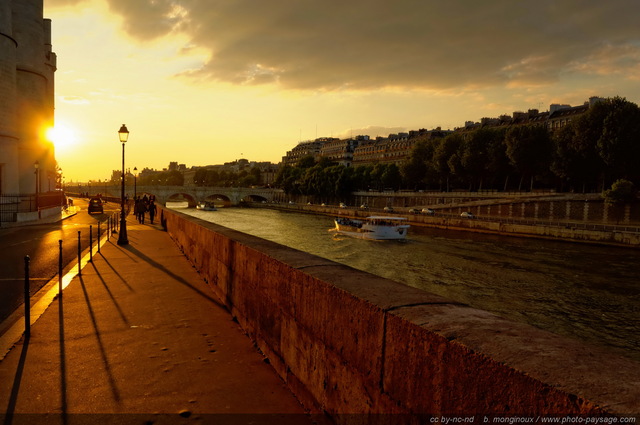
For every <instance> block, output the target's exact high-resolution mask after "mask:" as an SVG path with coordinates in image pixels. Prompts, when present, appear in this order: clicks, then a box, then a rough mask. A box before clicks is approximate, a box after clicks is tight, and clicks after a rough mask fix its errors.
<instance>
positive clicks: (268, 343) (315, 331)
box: [161, 208, 640, 422]
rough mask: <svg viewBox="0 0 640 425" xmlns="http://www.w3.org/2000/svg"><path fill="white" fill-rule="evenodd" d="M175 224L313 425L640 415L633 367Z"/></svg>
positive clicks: (225, 233)
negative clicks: (378, 419)
mask: <svg viewBox="0 0 640 425" xmlns="http://www.w3.org/2000/svg"><path fill="white" fill-rule="evenodd" d="M161 221H162V223H163V225H164V226H165V227H166V229H167V231H168V232H169V233H170V235H171V237H172V238H173V240H174V241H175V242H176V243H177V244H178V245H179V246H180V248H181V249H182V250H183V252H184V254H185V255H186V256H187V257H188V258H189V259H190V261H191V262H192V263H193V265H194V267H195V268H196V269H197V270H198V271H199V273H200V274H201V276H202V277H203V278H204V279H205V280H206V281H207V282H208V284H209V285H210V287H211V288H212V290H213V291H214V292H215V293H216V294H217V296H218V297H219V298H220V299H221V300H222V301H223V302H224V304H225V305H226V306H227V308H228V309H229V310H230V312H231V313H232V315H233V316H234V317H236V318H237V320H238V322H239V324H240V325H241V326H242V327H243V329H244V330H245V331H246V333H247V334H248V335H249V337H251V338H252V339H253V340H254V341H255V342H256V344H257V346H258V347H259V349H260V350H261V351H262V352H263V353H264V354H265V356H266V357H267V358H268V359H269V361H270V363H271V365H273V367H274V368H275V370H276V371H277V373H278V374H279V375H280V376H281V377H282V379H283V380H284V381H285V382H286V383H287V385H288V386H289V387H290V388H291V390H292V391H293V393H294V394H296V396H297V397H298V398H299V400H300V401H301V402H302V403H303V404H304V405H305V406H306V407H307V408H308V409H309V410H310V411H312V412H324V413H327V414H329V415H331V416H333V417H334V418H337V421H338V422H339V421H340V417H341V416H340V415H339V414H344V413H394V414H395V413H398V414H417V413H426V414H433V415H440V414H442V415H445V414H446V415H473V414H475V415H486V414H494V415H502V414H509V415H516V414H517V415H558V414H585V415H593V414H597V415H599V414H606V413H615V414H620V415H626V414H632V413H636V412H640V388H639V386H638V382H640V367H638V366H639V364H638V363H637V362H635V361H633V360H630V359H627V358H624V357H616V356H612V355H610V354H609V353H608V352H606V351H605V350H603V349H600V348H595V347H591V346H586V345H584V344H582V343H579V342H577V341H572V340H568V339H566V338H563V337H559V336H556V335H553V334H550V333H548V332H544V331H541V330H538V329H536V328H533V327H531V326H528V325H524V324H519V323H513V322H510V321H507V320H504V319H502V318H499V317H497V316H495V315H493V314H490V313H487V312H485V311H481V310H477V309H473V308H470V307H468V306H466V305H461V304H459V303H456V302H454V301H451V300H447V299H445V298H442V297H439V296H436V295H433V294H429V293H426V292H423V291H420V290H417V289H414V288H411V287H408V286H405V285H402V284H399V283H396V282H393V281H390V280H387V279H384V278H381V277H377V276H374V275H371V274H369V273H366V272H362V271H358V270H355V269H352V268H350V267H347V266H344V265H340V264H337V263H334V262H332V261H329V260H326V259H323V258H320V257H317V256H314V255H311V254H307V253H303V252H300V251H297V250H294V249H291V248H288V247H285V246H282V245H279V244H276V243H273V242H270V241H266V240H263V239H260V238H257V237H253V236H250V235H247V234H243V233H240V232H237V231H234V230H230V229H227V228H224V227H221V226H218V225H215V224H213V223H209V222H205V221H202V220H199V219H196V218H193V217H190V216H187V215H184V214H182V213H180V212H178V211H173V210H167V209H164V208H163V209H162V210H161Z"/></svg>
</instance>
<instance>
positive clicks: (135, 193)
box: [133, 167, 138, 202]
mask: <svg viewBox="0 0 640 425" xmlns="http://www.w3.org/2000/svg"><path fill="white" fill-rule="evenodd" d="M137 178H138V167H133V201H134V202H135V200H136V199H138V182H137Z"/></svg>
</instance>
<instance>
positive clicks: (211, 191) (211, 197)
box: [73, 185, 283, 207]
mask: <svg viewBox="0 0 640 425" xmlns="http://www.w3.org/2000/svg"><path fill="white" fill-rule="evenodd" d="M75 189H76V188H75V187H73V191H74V192H75ZM77 190H78V192H88V193H90V194H92V195H93V194H96V193H102V194H103V195H104V196H112V197H116V198H119V197H120V191H121V189H120V187H119V186H114V185H91V187H87V186H78V189H77ZM125 193H126V194H127V196H129V197H132V196H133V193H134V188H133V187H131V186H129V185H127V187H126V188H125ZM135 193H136V194H137V195H138V196H144V195H147V196H148V195H154V196H155V197H156V200H157V202H160V203H161V204H163V205H165V204H166V203H167V201H187V202H189V206H191V207H193V206H195V205H196V204H197V203H198V202H204V201H213V202H215V203H216V205H224V206H232V205H238V204H240V202H241V201H244V202H262V201H267V202H270V201H273V200H275V199H277V197H278V196H282V194H283V192H282V190H280V189H270V188H248V187H201V186H137V188H136V189H135Z"/></svg>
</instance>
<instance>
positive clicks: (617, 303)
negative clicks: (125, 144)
mask: <svg viewBox="0 0 640 425" xmlns="http://www.w3.org/2000/svg"><path fill="white" fill-rule="evenodd" d="M180 211H181V212H185V213H187V214H189V215H192V216H195V217H198V218H201V219H203V220H206V221H210V222H213V223H217V224H220V225H222V226H225V227H229V228H232V229H235V230H239V231H241V232H244V233H248V234H252V235H255V236H258V237H261V238H264V239H268V240H271V241H274V242H278V243H280V244H283V245H287V246H290V247H292V248H295V249H298V250H301V251H306V252H309V253H312V254H315V255H318V256H320V257H324V258H327V259H330V260H333V261H336V262H339V263H342V264H346V265H349V266H351V267H354V268H356V269H360V270H365V271H367V272H370V273H373V274H377V275H380V276H383V277H386V278H389V279H392V280H395V281H398V282H402V283H404V284H406V285H410V286H413V287H415V288H419V289H422V290H424V291H428V292H431V293H435V294H438V295H442V296H444V297H447V298H449V299H452V300H455V301H459V302H463V303H465V304H468V305H470V306H472V307H476V308H480V309H483V310H487V311H491V312H493V313H495V314H497V315H499V316H502V317H505V318H507V319H511V320H514V321H519V322H524V323H528V324H531V325H533V326H536V327H539V328H542V329H546V330H548V331H551V332H553V333H556V334H560V335H564V336H567V337H570V338H576V339H580V340H583V341H586V342H588V343H590V344H595V345H601V346H606V347H608V348H609V349H610V350H611V351H615V352H617V353H619V354H623V355H626V356H628V357H632V358H634V359H636V360H640V341H639V338H640V320H639V317H640V252H639V251H638V250H636V249H632V248H615V247H605V246H596V245H586V244H578V243H570V242H560V241H548V240H537V239H529V238H515V237H507V236H493V235H485V234H478V233H467V232H457V231H450V230H439V229H429V228H417V227H412V228H411V229H410V232H409V238H408V239H407V240H406V241H367V240H361V239H353V238H350V237H346V236H342V235H338V234H335V232H333V231H332V228H333V219H332V218H331V217H326V216H318V215H308V214H300V213H294V212H282V211H277V210H270V209H262V208H222V209H219V210H218V211H198V210H195V209H188V210H187V209H185V210H180Z"/></svg>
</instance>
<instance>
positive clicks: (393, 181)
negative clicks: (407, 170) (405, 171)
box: [380, 163, 402, 190]
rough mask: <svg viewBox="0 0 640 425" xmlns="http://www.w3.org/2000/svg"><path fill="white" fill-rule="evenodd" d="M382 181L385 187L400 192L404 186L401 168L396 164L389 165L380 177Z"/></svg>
mask: <svg viewBox="0 0 640 425" xmlns="http://www.w3.org/2000/svg"><path fill="white" fill-rule="evenodd" d="M380 180H381V181H382V185H383V187H385V188H391V189H393V190H399V189H400V186H401V185H402V174H400V168H399V167H398V166H397V165H396V164H394V163H391V164H387V166H386V167H385V169H384V171H383V173H382V175H381V176H380Z"/></svg>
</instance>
